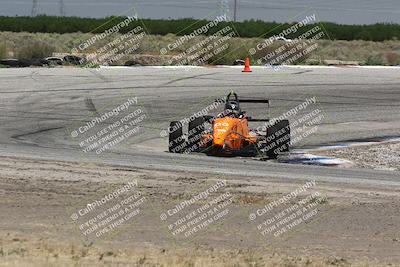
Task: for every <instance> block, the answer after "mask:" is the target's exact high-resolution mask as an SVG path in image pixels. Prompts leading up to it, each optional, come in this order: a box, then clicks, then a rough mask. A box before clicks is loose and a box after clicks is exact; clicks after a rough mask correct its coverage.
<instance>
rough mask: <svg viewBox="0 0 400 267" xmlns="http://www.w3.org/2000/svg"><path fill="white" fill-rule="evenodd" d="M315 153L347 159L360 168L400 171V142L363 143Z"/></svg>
mask: <svg viewBox="0 0 400 267" xmlns="http://www.w3.org/2000/svg"><path fill="white" fill-rule="evenodd" d="M313 154H319V155H325V156H330V157H335V158H342V159H347V160H350V161H351V162H353V164H354V167H358V168H367V169H375V170H392V171H400V143H382V144H374V145H361V146H356V147H348V148H343V149H333V150H324V151H318V152H317V153H313Z"/></svg>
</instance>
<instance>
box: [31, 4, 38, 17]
mask: <svg viewBox="0 0 400 267" xmlns="http://www.w3.org/2000/svg"><path fill="white" fill-rule="evenodd" d="M36 15H37V0H33V2H32V10H31V16H32V17H34V16H36Z"/></svg>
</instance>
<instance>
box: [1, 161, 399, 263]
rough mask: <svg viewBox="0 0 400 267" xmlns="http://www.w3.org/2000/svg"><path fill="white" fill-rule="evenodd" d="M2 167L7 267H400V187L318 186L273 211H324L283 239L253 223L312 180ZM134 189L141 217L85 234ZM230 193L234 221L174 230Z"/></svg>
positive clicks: (29, 164)
mask: <svg viewBox="0 0 400 267" xmlns="http://www.w3.org/2000/svg"><path fill="white" fill-rule="evenodd" d="M0 169H1V172H0V213H1V214H2V216H1V220H0V245H1V247H0V266H389V264H390V266H400V265H399V264H400V235H399V232H398V225H399V224H400V217H399V216H398V214H399V211H400V190H399V189H396V188H393V189H391V188H383V187H382V188H381V189H379V188H377V187H375V188H369V187H367V186H365V187H360V186H351V185H348V184H347V185H341V184H328V183H317V184H315V185H314V186H312V187H310V188H308V189H307V190H305V191H303V192H299V193H298V196H297V197H293V198H291V199H288V200H287V201H285V202H284V203H283V204H282V205H278V206H276V207H275V208H274V210H273V211H272V212H274V214H275V215H276V214H277V213H281V212H283V211H284V210H287V208H290V207H293V205H295V204H296V203H299V200H301V199H304V200H306V199H307V202H304V203H306V204H307V205H314V206H313V209H314V207H315V208H316V210H317V212H318V213H317V214H316V215H315V216H314V217H311V218H310V219H307V220H304V221H303V223H300V224H298V225H294V226H293V228H290V229H289V230H288V231H286V232H285V233H282V234H281V235H275V233H276V232H275V233H274V234H272V232H271V233H270V234H267V235H264V236H263V235H262V234H261V232H260V230H259V228H258V227H259V225H260V223H261V222H263V221H264V220H263V218H265V217H261V216H260V217H257V218H256V219H255V220H253V221H252V220H251V214H254V213H257V212H256V211H258V210H260V209H262V208H263V207H265V205H268V204H269V203H273V201H278V200H279V199H282V197H283V196H287V195H288V194H289V193H290V192H295V191H296V190H298V189H299V188H301V187H302V186H304V185H305V184H306V182H307V181H304V182H302V181H297V182H282V181H279V180H276V179H268V178H262V179H261V178H254V179H252V178H249V177H246V178H240V177H229V176H213V175H202V174H189V173H185V172H174V173H171V172H165V171H163V172H161V171H149V170H139V169H132V168H122V167H114V166H106V165H94V164H76V163H66V162H56V161H38V160H29V159H19V158H5V157H2V158H0ZM221 181H226V182H225V184H224V186H223V187H220V188H219V189H218V190H216V191H214V192H210V194H209V195H208V197H207V198H203V199H200V200H196V202H194V203H192V204H191V205H189V206H187V207H185V208H182V210H180V211H179V212H177V213H176V214H174V215H171V216H167V217H168V218H167V219H166V220H161V219H160V218H161V217H162V215H163V214H165V213H168V212H169V211H170V210H172V209H173V208H174V207H175V208H176V207H178V205H179V204H180V203H183V201H185V200H186V201H188V200H191V199H193V198H194V196H198V195H199V194H200V193H202V192H205V190H206V189H208V188H211V187H213V186H215V185H216V184H218V183H221ZM310 182H312V180H311V179H310V181H308V183H310ZM128 184H134V189H132V190H133V191H131V192H136V193H137V192H140V195H139V197H138V198H135V200H138V199H144V201H143V202H142V204H141V205H139V204H140V203H139V204H138V205H137V206H135V208H140V212H139V213H138V214H137V215H136V216H134V217H132V218H130V219H129V220H127V221H125V222H124V223H122V224H120V225H117V226H115V227H114V228H113V229H112V230H111V231H109V232H107V233H104V234H103V235H101V236H96V235H97V234H96V235H94V234H90V235H86V236H85V235H84V234H83V231H82V228H85V227H84V226H82V225H84V223H85V222H87V219H88V218H89V217H85V216H86V215H85V216H83V215H82V216H81V217H79V219H77V220H75V221H74V220H73V219H72V218H73V216H72V215H73V214H75V213H76V212H79V211H81V210H82V209H84V208H85V207H93V210H92V211H90V212H92V213H91V214H92V215H95V214H97V216H98V214H100V211H106V210H108V208H110V207H113V205H114V204H115V203H122V202H120V200H121V199H125V200H126V199H128V198H126V196H128V195H125V196H123V197H124V198H122V197H121V198H120V199H119V198H117V197H115V198H114V200H115V201H114V200H113V201H114V202H113V201H110V202H107V203H106V204H104V206H97V207H96V209H95V208H94V206H88V205H87V204H88V203H93V202H94V201H95V200H98V199H101V198H102V197H103V196H105V195H107V194H110V193H112V192H117V189H119V188H121V187H122V186H126V185H128ZM297 192H298V191H297ZM128 193H129V192H128ZM224 195H229V196H231V198H230V200H231V202H229V203H228V202H227V201H226V202H224V201H221V202H218V205H219V204H221V205H222V204H223V203H227V205H226V206H224V208H225V207H227V208H228V210H229V213H228V214H227V215H226V216H225V217H221V218H220V219H219V220H215V221H214V222H213V223H211V224H209V225H206V226H204V227H203V228H200V230H199V231H197V232H192V235H190V236H185V235H183V234H180V233H176V232H173V231H172V230H171V229H172V228H173V230H176V229H177V227H175V226H176V223H177V222H178V221H179V220H181V219H182V220H184V219H185V218H189V217H190V216H189V214H192V212H195V211H196V210H198V208H201V207H204V205H206V204H207V203H208V204H209V203H210V202H209V200H212V199H218V198H220V197H221V196H224ZM310 196H312V197H311V198H308V197H310ZM221 199H222V198H220V200H221ZM132 203H133V202H132ZM135 203H136V204H137V203H138V202H135ZM109 204H111V205H109ZM214 208H216V206H214ZM303 208H304V206H303ZM210 211H211V209H210V210H207V212H210ZM88 214H89V213H88ZM125 214H127V213H125ZM287 214H290V212H289V213H287ZM303 214H305V213H303ZM213 215H215V213H214V214H213ZM249 215H250V216H249ZM174 216H175V217H174ZM176 216H178V217H176ZM93 218H94V217H93ZM214 218H215V217H214ZM271 218H272V217H271ZM177 219H178V220H177ZM174 224H175V226H171V225H174ZM286 226H287V225H286ZM85 229H86V228H85ZM97 233H98V232H97ZM186 233H187V232H186ZM189 252H190V253H189Z"/></svg>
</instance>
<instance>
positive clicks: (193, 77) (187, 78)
mask: <svg viewBox="0 0 400 267" xmlns="http://www.w3.org/2000/svg"><path fill="white" fill-rule="evenodd" d="M214 74H217V72H213V73H206V74H199V75H193V76H189V77H183V78H178V79H175V80H172V81H169V82H167V83H164V84H162V86H165V85H170V84H173V83H176V82H180V81H184V80H190V79H196V78H198V77H204V76H211V75H214Z"/></svg>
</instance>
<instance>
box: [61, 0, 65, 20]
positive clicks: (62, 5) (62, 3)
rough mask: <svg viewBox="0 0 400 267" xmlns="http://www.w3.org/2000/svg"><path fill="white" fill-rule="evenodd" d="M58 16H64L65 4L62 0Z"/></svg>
mask: <svg viewBox="0 0 400 267" xmlns="http://www.w3.org/2000/svg"><path fill="white" fill-rule="evenodd" d="M60 16H61V17H65V6H64V1H63V0H60Z"/></svg>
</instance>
